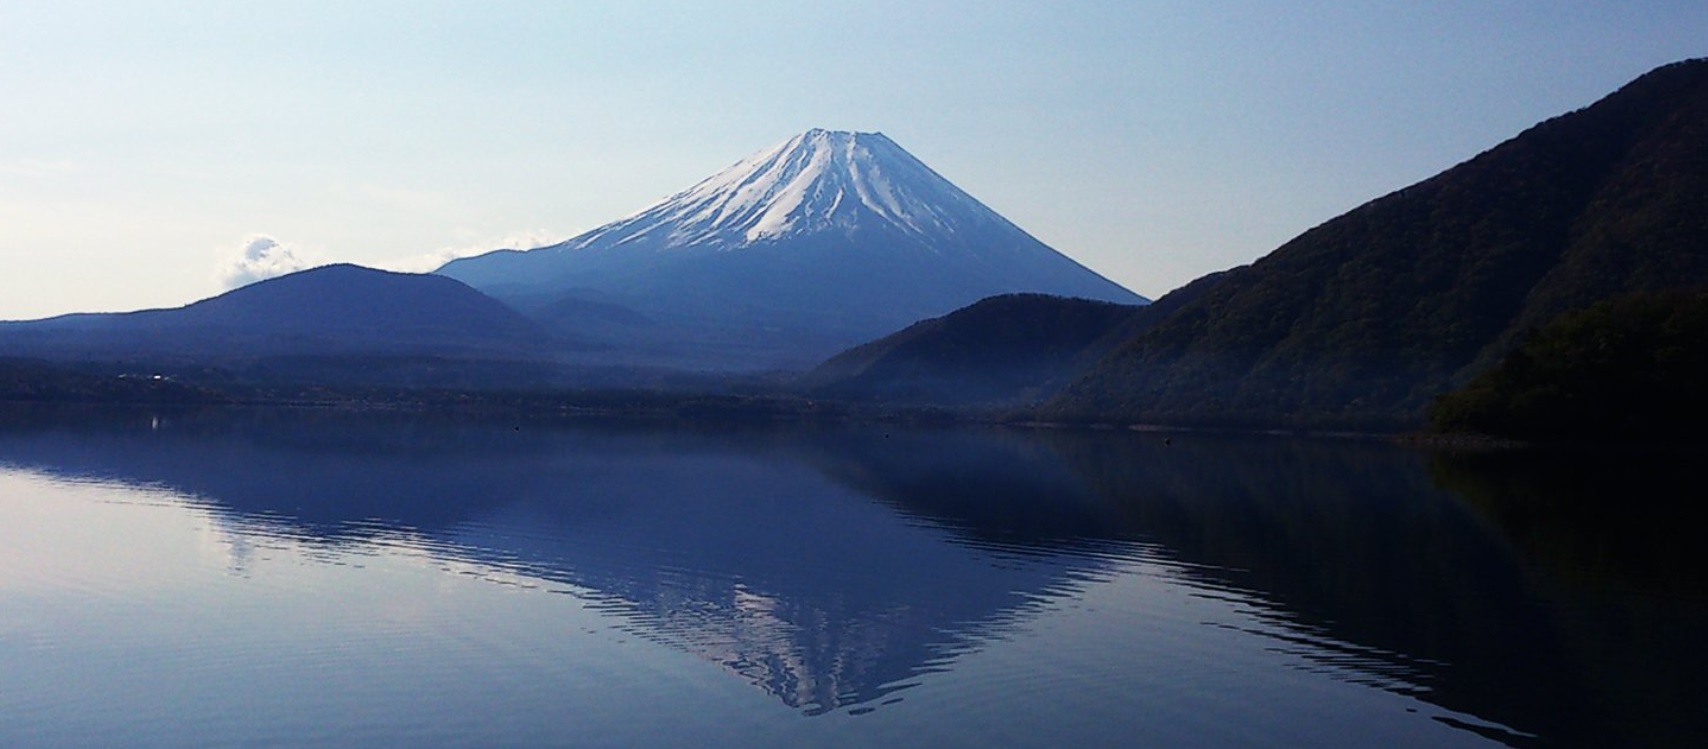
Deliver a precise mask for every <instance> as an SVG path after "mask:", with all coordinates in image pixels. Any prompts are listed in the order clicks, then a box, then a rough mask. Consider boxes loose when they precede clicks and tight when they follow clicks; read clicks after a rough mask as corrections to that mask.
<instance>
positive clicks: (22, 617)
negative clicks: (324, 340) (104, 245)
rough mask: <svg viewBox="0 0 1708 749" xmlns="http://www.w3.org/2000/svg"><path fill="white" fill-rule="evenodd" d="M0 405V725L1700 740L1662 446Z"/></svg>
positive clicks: (219, 732)
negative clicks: (1436, 445) (1453, 447)
mask: <svg viewBox="0 0 1708 749" xmlns="http://www.w3.org/2000/svg"><path fill="white" fill-rule="evenodd" d="M3 417H4V418H0V746H5V747H109V746H161V747H177V746H198V747H206V746H366V747H390V746H396V747H433V746H483V747H487V746H492V747H496V746H732V747H733V746H740V747H769V746H777V747H783V746H862V747H869V746H879V745H884V746H891V747H906V746H929V747H956V746H965V747H989V746H1004V747H1027V746H1037V747H1045V746H1048V747H1060V746H1080V747H1102V746H1161V747H1187V746H1205V747H1247V746H1250V747H1261V746H1277V747H1280V746H1321V747H1335V746H1341V747H1369V746H1384V747H1403V746H1417V747H1452V746H1519V747H1525V746H1698V745H1700V744H1699V742H1700V741H1701V739H1702V737H1703V736H1705V735H1708V718H1705V717H1704V716H1708V679H1705V677H1704V674H1705V673H1708V671H1705V669H1708V647H1705V646H1704V644H1703V641H1702V637H1701V635H1702V632H1703V627H1704V625H1705V624H1708V606H1705V596H1704V589H1703V582H1704V580H1705V579H1708V576H1704V574H1703V570H1704V564H1703V562H1702V561H1701V559H1700V557H1701V552H1700V551H1699V550H1698V549H1697V548H1695V547H1694V546H1693V544H1694V543H1695V540H1696V538H1697V536H1698V534H1699V532H1700V528H1701V525H1700V512H1699V511H1697V510H1695V509H1693V505H1694V503H1695V500H1694V499H1693V497H1694V496H1695V492H1693V491H1692V490H1691V489H1689V488H1688V484H1686V483H1685V482H1687V481H1689V480H1691V479H1692V478H1693V477H1694V476H1695V473H1694V471H1693V470H1692V466H1693V464H1694V461H1696V460H1697V459H1698V457H1699V456H1698V455H1695V454H1691V453H1678V454H1669V453H1656V452H1645V451H1624V452H1605V451H1602V452H1589V451H1577V452H1504V453H1482V454H1439V453H1438V454H1432V453H1428V452H1421V451H1417V450H1408V449H1404V448H1400V447H1396V446H1392V445H1386V444H1375V443H1369V442H1354V441H1330V440H1309V439H1287V438H1279V437H1237V438H1236V437H1226V436H1222V437H1217V436H1192V435H1178V434H1177V435H1170V436H1169V437H1168V438H1167V440H1166V441H1165V439H1164V437H1162V436H1160V435H1145V434H1131V433H1068V432H1023V431H998V430H941V431H918V430H903V429H900V428H897V427H870V428H829V427H818V428H813V427H798V426H797V427H765V428H759V427H722V428H709V427H708V428H688V427H670V426H662V425H653V426H634V425H629V426H621V425H574V426H565V425H547V424H540V423H512V422H499V421H493V420H481V421H470V420H462V421H458V420H451V419H442V418H433V417H429V416H422V415H378V416H376V415H352V414H337V413H320V412H290V411H241V410H229V411H211V412H144V411H129V412H116V413H112V412H87V411H62V410H12V411H6V412H4V414H3Z"/></svg>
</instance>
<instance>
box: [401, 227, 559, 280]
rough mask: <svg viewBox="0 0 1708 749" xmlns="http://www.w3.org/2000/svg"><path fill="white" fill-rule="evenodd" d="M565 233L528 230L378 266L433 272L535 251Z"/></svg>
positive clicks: (405, 270) (406, 270) (470, 242)
mask: <svg viewBox="0 0 1708 749" xmlns="http://www.w3.org/2000/svg"><path fill="white" fill-rule="evenodd" d="M563 239H564V237H563V235H562V234H561V233H554V232H546V231H525V232H516V233H513V234H508V235H505V236H503V237H498V238H493V239H487V240H471V241H469V242H466V243H463V244H462V245H460V246H457V247H444V248H441V249H438V250H435V251H433V252H428V253H423V254H420V255H415V256H412V257H405V258H398V259H396V260H388V261H383V262H380V263H377V264H376V265H375V266H374V267H377V268H383V269H385V270H392V271H398V272H400V273H431V272H433V271H436V270H438V269H439V266H442V265H444V264H445V263H448V262H451V261H452V260H456V259H457V258H460V257H473V256H475V255H480V254H483V253H487V252H491V251H493V250H532V249H534V248H536V247H545V246H548V245H553V244H557V243H558V242H561V241H563Z"/></svg>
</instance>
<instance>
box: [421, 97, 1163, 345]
mask: <svg viewBox="0 0 1708 749" xmlns="http://www.w3.org/2000/svg"><path fill="white" fill-rule="evenodd" d="M438 272H439V273H442V274H444V275H448V276H451V277H453V278H456V279H459V280H462V281H464V282H466V283H468V284H470V285H472V286H474V287H476V288H478V289H481V290H482V291H485V292H487V293H489V294H492V295H494V296H497V297H499V298H500V299H503V300H505V301H507V302H509V303H510V304H512V305H513V306H515V307H517V308H518V309H520V310H522V311H523V312H524V313H526V314H529V315H531V316H533V317H535V318H536V319H539V320H542V321H543V322H546V323H548V324H550V325H553V326H555V327H559V328H560V329H565V330H569V331H573V332H575V333H577V334H578V335H580V336H586V335H588V334H590V333H591V334H593V335H604V336H605V337H606V338H607V339H608V340H609V341H610V344H611V351H612V359H613V361H623V362H626V363H639V362H645V363H656V364H666V365H673V366H686V367H693V368H716V369H728V368H738V369H745V368H755V369H757V368H770V367H776V366H791V365H804V364H810V363H814V362H816V361H817V360H819V359H822V358H824V357H826V356H829V355H830V354H833V353H835V352H837V351H839V350H841V349H842V348H845V347H847V346H850V345H853V344H856V343H860V342H862V341H865V340H868V339H871V338H875V337H877V336H880V335H883V334H886V333H889V332H893V331H895V330H898V329H900V328H901V327H904V326H906V325H908V324H910V323H912V322H915V321H917V320H920V319H923V318H926V317H932V316H936V315H942V314H945V313H948V312H950V311H952V310H955V309H957V308H960V307H962V306H965V305H967V304H971V303H972V302H975V301H977V300H979V299H981V298H984V297H987V296H991V295H994V294H1001V293H1009V292H1021V291H1030V292H1041V293H1048V294H1057V295H1062V296H1077V297H1087V298H1092V299H1102V300H1107V301H1115V302H1125V303H1131V304H1141V303H1143V302H1144V299H1143V298H1141V297H1139V296H1137V295H1135V294H1133V293H1132V292H1129V291H1127V290H1126V289H1123V288H1121V287H1120V286H1118V285H1116V284H1114V283H1113V282H1111V281H1109V280H1107V279H1105V278H1103V277H1102V276H1099V275H1097V274H1096V273H1094V272H1092V271H1090V270H1088V269H1086V268H1085V267H1084V266H1081V265H1079V264H1078V263H1075V262H1074V261H1072V260H1070V259H1068V258H1067V257H1065V256H1063V255H1061V254H1060V253H1058V252H1056V251H1055V250H1052V249H1050V248H1049V247H1048V246H1046V245H1044V244H1043V243H1042V242H1039V241H1038V240H1037V239H1035V238H1033V237H1032V236H1031V235H1029V234H1027V233H1026V232H1024V231H1022V230H1021V229H1020V228H1019V227H1017V226H1015V225H1014V224H1012V223H1010V222H1009V221H1008V220H1007V219H1004V218H1003V217H1002V216H1000V215H998V214H997V213H996V212H995V211H992V210H990V209H989V208H987V207H985V205H984V204H982V203H980V202H979V201H978V200H976V199H974V198H973V197H972V196H970V195H968V194H967V193H965V192H963V191H962V190H961V189H960V188H958V187H956V186H955V185H954V184H952V183H950V182H949V181H948V180H946V179H944V178H943V177H942V176H940V175H938V174H937V173H936V172H934V171H932V170H931V168H930V167H928V166H926V165H925V164H924V163H922V162H920V161H919V160H918V159H916V158H914V157H913V155H911V154H909V153H908V152H907V151H905V150H903V149H902V148H901V147H900V146H898V145H896V144H895V142H894V141H892V140H890V139H889V138H887V137H885V136H884V135H882V134H880V133H851V132H834V131H826V130H811V131H808V132H806V133H802V134H800V135H797V136H795V137H793V138H790V139H788V140H787V141H784V142H783V143H781V144H778V145H777V146H774V147H772V148H769V149H766V150H764V151H761V152H759V153H757V154H754V155H753V156H751V157H748V158H746V159H743V160H742V161H740V162H737V163H736V164H734V165H732V166H730V167H729V168H727V169H725V170H723V171H721V172H719V173H717V174H715V175H713V176H711V177H710V178H708V179H706V180H704V181H701V182H700V183H699V184H696V185H694V186H693V187H690V188H688V189H687V190H685V191H683V192H680V193H677V194H675V195H672V196H670V197H668V198H665V199H664V200H662V201H659V202H658V203H656V204H654V205H652V206H650V207H648V208H645V209H643V210H641V211H640V212H639V213H636V214H634V215H632V216H630V217H628V218H625V219H622V220H619V221H616V222H614V223H611V224H608V225H606V226H603V227H600V228H598V229H595V230H593V231H590V232H587V233H586V234H582V235H580V236H577V237H574V238H571V239H569V240H567V241H565V242H562V243H560V244H557V245H553V246H550V247H543V248H539V249H535V250H529V251H526V252H518V251H515V250H500V251H497V252H492V253H487V254H485V255H481V256H479V257H473V258H465V259H462V260H456V261H452V262H451V263H448V264H446V265H445V266H444V267H443V268H440V269H439V271H438ZM618 310H620V311H621V312H622V314H621V315H617V314H616V313H615V312H614V311H618ZM617 317H621V319H622V320H623V322H621V323H617V322H613V320H614V319H616V318H617ZM590 328H591V329H592V330H590Z"/></svg>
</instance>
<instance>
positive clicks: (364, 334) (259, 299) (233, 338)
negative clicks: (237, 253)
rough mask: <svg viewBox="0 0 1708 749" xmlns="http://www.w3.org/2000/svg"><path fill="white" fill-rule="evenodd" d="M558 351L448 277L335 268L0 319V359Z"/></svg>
mask: <svg viewBox="0 0 1708 749" xmlns="http://www.w3.org/2000/svg"><path fill="white" fill-rule="evenodd" d="M562 345H564V344H563V342H561V341H556V340H553V339H551V338H550V337H549V336H548V335H547V334H546V333H545V332H544V331H543V330H541V328H540V327H539V326H538V325H537V324H535V323H534V322H532V321H530V320H528V319H526V318H524V317H522V316H521V315H519V314H517V313H516V312H515V311H513V310H511V309H510V308H508V307H506V306H504V305H503V304H501V303H499V302H498V301H496V300H494V299H492V298H490V297H487V296H486V295H484V294H481V293H480V292H478V291H475V290H474V289H472V288H469V287H468V286H467V285H465V284H463V283H460V282H458V281H455V280H452V279H449V278H444V277H441V276H431V275H422V274H411V273H392V272H388V271H381V270H374V269H372V268H363V267H360V266H355V265H343V264H341V265H328V266H323V267H319V268H313V269H310V270H306V271H301V272H298V273H293V274H290V275H286V276H280V277H278V278H272V279H268V280H265V281H259V282H257V283H254V284H251V285H248V286H244V287H242V288H239V289H236V290H233V291H229V292H226V293H224V294H221V295H219V296H215V297H212V298H209V299H204V300H202V301H199V302H196V303H194V304H189V305H186V306H184V307H178V308H173V309H156V310H143V311H140V312H127V313H112V314H77V315H65V316H61V317H55V318H48V319H46V320H36V321H27V322H8V323H0V353H3V354H7V355H13V356H35V357H42V358H47V359H53V360H116V359H125V358H143V359H151V360H195V361H206V362H230V361H239V360H244V359H252V358H257V357H270V356H293V355H330V354H344V355H364V356H371V355H461V356H493V357H499V358H526V357H534V356H538V355H539V353H540V352H541V351H550V350H552V349H554V348H557V347H560V346H562Z"/></svg>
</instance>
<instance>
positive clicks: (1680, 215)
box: [1043, 60, 1708, 428]
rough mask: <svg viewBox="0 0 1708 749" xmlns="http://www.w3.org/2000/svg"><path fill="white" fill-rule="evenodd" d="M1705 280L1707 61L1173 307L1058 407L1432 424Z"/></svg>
mask: <svg viewBox="0 0 1708 749" xmlns="http://www.w3.org/2000/svg"><path fill="white" fill-rule="evenodd" d="M1704 284H1708V60H1692V61H1686V62H1681V63H1675V64H1672V65H1668V66H1664V67H1662V68H1659V69H1657V70H1655V71H1652V72H1650V73H1648V74H1646V75H1644V76H1642V77H1640V78H1638V79H1637V80H1635V81H1633V82H1632V83H1630V84H1629V85H1627V86H1625V87H1623V88H1621V89H1620V90H1619V91H1617V92H1615V93H1613V94H1611V95H1609V96H1607V97H1606V98H1604V99H1602V100H1601V101H1599V102H1597V103H1595V104H1594V105H1592V106H1590V107H1587V108H1585V109H1582V110H1579V111H1576V112H1572V113H1570V114H1566V115H1563V116H1560V117H1557V118H1554V119H1551V120H1548V121H1546V122H1543V123H1541V124H1539V125H1536V126H1535V127H1532V128H1530V129H1528V130H1526V131H1525V132H1524V133H1522V134H1520V135H1518V136H1517V137H1515V138H1513V139H1511V140H1509V141H1507V142H1505V143H1502V144H1500V145H1499V146H1496V147H1495V148H1493V149H1491V150H1489V151H1488V152H1486V153H1483V154H1481V155H1479V156H1477V157H1476V158H1473V159H1471V160H1470V161H1467V162H1465V163H1463V164H1460V165H1458V166H1456V167H1454V168H1452V169H1449V170H1447V171H1446V172H1443V173H1442V174H1439V175H1437V176H1435V177H1432V178H1430V179H1427V180H1425V181H1423V182H1421V183H1418V184H1416V185H1413V186H1411V187H1407V188H1405V189H1402V190H1399V191H1397V192H1395V193H1393V194H1391V195H1388V196H1386V197H1384V198H1381V199H1379V200H1375V201H1372V202H1370V203H1368V204H1366V205H1364V206H1361V207H1359V208H1357V209H1355V210H1353V211H1351V212H1350V213H1347V214H1345V215H1343V216H1341V217H1339V218H1336V219H1334V220H1332V221H1329V222H1327V223H1324V224H1323V225H1321V226H1319V227H1317V228H1315V229H1312V230H1310V231H1308V232H1306V233H1305V234H1303V235H1301V236H1299V237H1298V238H1296V239H1294V240H1292V241H1290V242H1288V243H1287V244H1285V245H1283V246H1282V247H1281V248H1279V249H1277V250H1275V251H1274V252H1272V253H1270V254H1269V255H1267V256H1265V257H1263V258H1261V259H1259V260H1258V261H1257V262H1255V263H1253V264H1251V265H1249V266H1245V267H1241V268H1236V269H1233V270H1230V271H1228V272H1226V273H1224V274H1222V276H1221V277H1220V278H1218V279H1216V280H1215V282H1214V283H1212V284H1209V285H1208V287H1207V288H1201V289H1198V290H1197V292H1196V293H1197V294H1198V297H1197V298H1195V299H1193V300H1191V301H1190V302H1187V303H1185V304H1178V305H1173V304H1169V298H1168V297H1164V298H1163V299H1161V300H1159V301H1158V305H1157V307H1158V308H1163V307H1174V309H1172V310H1170V311H1168V312H1167V313H1166V316H1165V317H1163V318H1162V319H1153V320H1150V321H1149V322H1148V323H1147V324H1148V328H1147V329H1145V330H1144V331H1142V332H1140V333H1138V334H1136V335H1134V336H1132V337H1131V338H1130V339H1128V340H1127V341H1126V342H1124V343H1123V344H1121V345H1120V346H1119V347H1118V348H1117V349H1115V350H1114V351H1113V352H1111V353H1110V354H1109V355H1108V356H1107V357H1105V358H1104V359H1102V360H1101V361H1100V362H1099V363H1098V364H1097V365H1096V366H1094V367H1092V368H1091V369H1090V370H1089V371H1087V372H1086V373H1084V375H1083V376H1082V377H1080V378H1079V379H1078V380H1077V381H1075V382H1074V383H1073V384H1072V385H1070V386H1069V387H1068V388H1067V389H1066V390H1065V391H1064V392H1063V394H1062V395H1060V396H1059V397H1058V398H1056V399H1055V400H1054V401H1053V402H1052V403H1051V404H1050V405H1049V406H1048V407H1047V408H1046V409H1045V410H1044V412H1043V413H1044V414H1045V415H1047V416H1049V417H1051V418H1060V419H1069V420H1091V421H1119V422H1162V423H1194V424H1228V425H1238V424H1251V425H1256V424H1299V425H1318V426H1331V425H1335V426H1351V427H1365V426H1368V427H1378V428H1390V427H1401V426H1415V425H1419V424H1421V422H1422V418H1423V412H1424V410H1425V408H1426V407H1427V405H1428V404H1429V402H1430V401H1431V400H1432V399H1433V398H1434V397H1435V396H1437V395H1438V394H1440V393H1442V392H1444V391H1445V390H1447V389H1449V388H1450V387H1452V386H1454V385H1456V384H1458V383H1462V382H1464V381H1465V380H1467V379H1468V378H1470V377H1471V376H1472V375H1474V374H1476V373H1477V372H1479V371H1483V370H1485V369H1487V368H1488V367H1490V366H1492V365H1493V364H1494V363H1495V362H1497V361H1498V360H1499V358H1500V357H1501V356H1502V355H1503V354H1504V353H1505V352H1507V351H1510V350H1511V349H1512V348H1513V347H1514V346H1516V345H1517V343H1518V342H1519V341H1520V340H1521V339H1522V338H1523V336H1524V335H1525V333H1526V332H1527V331H1529V330H1531V329H1534V328H1536V327H1539V326H1541V325H1542V324H1544V323H1546V322H1547V321H1549V320H1551V319H1553V318H1555V317H1557V316H1558V315H1560V314H1561V313H1563V312H1566V311H1569V310H1573V309H1581V308H1583V307H1587V306H1588V305H1590V304H1592V303H1594V302H1596V301H1598V300H1601V299H1606V298H1610V297H1613V296H1617V295H1620V294H1627V293H1638V292H1653V291H1660V290H1665V289H1673V288H1692V287H1700V286H1702V285H1704ZM1158 311H1159V312H1161V311H1162V310H1160V309H1159V310H1158Z"/></svg>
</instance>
